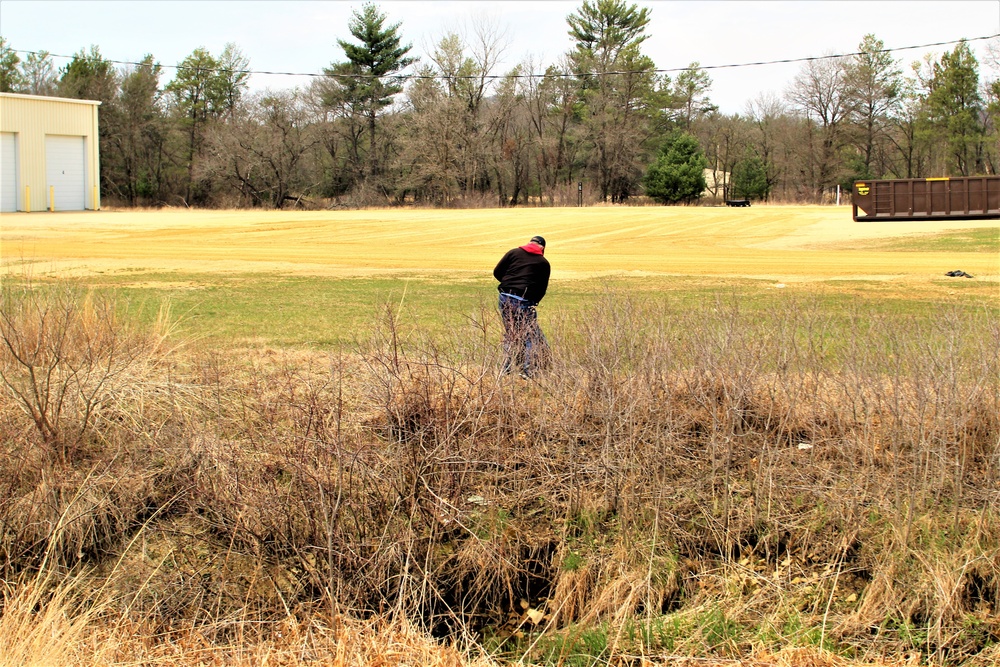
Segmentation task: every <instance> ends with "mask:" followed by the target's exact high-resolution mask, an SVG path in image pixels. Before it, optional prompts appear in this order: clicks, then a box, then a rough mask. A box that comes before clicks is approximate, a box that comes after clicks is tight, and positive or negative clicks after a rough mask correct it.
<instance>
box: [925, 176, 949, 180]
mask: <svg viewBox="0 0 1000 667" xmlns="http://www.w3.org/2000/svg"><path fill="white" fill-rule="evenodd" d="M924 180H925V181H950V180H951V176H940V177H937V178H925V179H924Z"/></svg>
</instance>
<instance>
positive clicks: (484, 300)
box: [5, 271, 1000, 349]
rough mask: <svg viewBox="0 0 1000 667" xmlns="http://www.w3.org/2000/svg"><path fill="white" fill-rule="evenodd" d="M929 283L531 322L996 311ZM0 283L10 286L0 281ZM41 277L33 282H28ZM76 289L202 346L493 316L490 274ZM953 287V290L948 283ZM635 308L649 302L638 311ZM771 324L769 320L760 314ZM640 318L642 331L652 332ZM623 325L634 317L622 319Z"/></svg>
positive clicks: (797, 291) (552, 303) (670, 292)
mask: <svg viewBox="0 0 1000 667" xmlns="http://www.w3.org/2000/svg"><path fill="white" fill-rule="evenodd" d="M949 280H954V281H956V282H955V283H949V282H946V281H942V282H941V283H940V285H939V286H938V285H935V287H934V288H932V289H931V290H929V291H928V290H924V292H922V293H920V294H909V293H907V292H906V291H905V290H901V289H900V287H899V286H897V285H895V284H894V283H892V282H878V281H826V282H816V283H798V284H794V285H788V286H787V287H786V288H784V289H778V288H776V287H775V283H774V282H772V281H761V280H750V279H704V278H685V277H643V278H634V277H622V278H600V279H588V280H573V281H553V283H552V284H551V285H550V289H549V294H548V296H547V297H546V299H545V301H544V303H543V305H542V307H541V308H540V309H539V317H540V319H541V322H542V326H543V328H545V327H546V326H547V324H548V323H551V322H552V321H554V320H555V319H557V318H561V317H566V316H569V317H572V316H573V315H575V314H579V313H584V312H592V309H593V308H594V307H595V305H596V304H604V305H605V307H611V308H614V307H616V306H617V305H620V304H624V303H629V302H630V303H641V304H642V305H643V307H644V312H655V313H659V314H660V316H662V317H663V318H676V317H680V316H682V315H683V314H685V313H690V312H694V311H701V310H704V309H708V310H710V311H716V312H730V311H732V312H734V313H735V312H739V313H741V314H743V315H753V314H762V315H771V314H773V313H775V312H780V311H781V310H782V309H784V308H787V307H788V306H790V305H807V306H809V307H811V308H813V309H814V310H815V311H816V312H822V313H823V314H824V315H823V316H824V318H825V319H826V320H827V322H826V323H825V324H824V326H828V327H831V335H833V334H835V333H836V330H837V329H839V328H840V326H841V325H843V324H845V323H847V322H849V321H850V320H852V318H853V319H857V318H858V317H873V316H884V317H903V318H914V319H916V320H921V321H928V320H932V319H933V318H936V317H938V316H939V315H940V314H941V313H942V312H943V311H945V310H951V309H956V308H957V309H958V310H959V311H962V312H973V311H981V310H982V309H986V310H987V311H988V312H990V313H991V316H993V317H996V316H998V314H1000V304H998V302H997V300H996V299H995V298H992V296H991V295H995V294H996V288H997V285H996V283H995V282H994V283H989V282H987V281H979V280H962V281H959V280H958V279H949ZM5 282H8V284H12V283H13V282H15V281H12V280H10V279H8V280H5ZM33 282H35V283H38V284H45V281H42V280H37V279H35V280H33ZM79 285H80V287H84V288H93V289H96V290H99V291H103V290H114V291H116V292H117V293H118V295H119V296H120V297H123V300H124V301H125V302H126V303H127V304H128V308H129V310H130V315H132V316H133V317H136V318H137V319H138V320H139V321H140V322H144V323H149V322H152V321H153V320H155V319H156V317H157V313H158V312H159V311H160V309H161V307H163V306H164V305H167V306H169V311H170V317H171V319H172V321H174V322H175V327H174V332H175V335H177V336H178V337H180V338H182V339H184V340H189V341H190V340H199V341H207V342H209V343H211V344H213V345H222V346H237V347H240V346H244V345H261V344H263V345H270V346H276V347H297V348H309V349H344V348H350V347H352V346H353V345H354V344H355V343H356V342H358V341H364V340H367V339H368V337H369V336H370V335H371V333H372V331H373V329H374V328H375V327H376V326H378V324H379V323H380V322H385V321H386V318H387V317H390V316H391V317H393V318H394V319H395V320H396V322H397V323H398V325H399V331H400V332H401V333H404V334H408V333H413V332H419V333H420V334H421V335H428V336H437V335H440V334H444V333H454V332H456V331H464V330H466V329H467V330H469V331H470V332H473V331H475V330H476V327H477V324H476V323H477V322H482V321H489V320H491V319H493V315H494V312H495V308H496V303H495V298H496V287H495V282H494V281H493V280H492V278H488V279H487V278H482V279H471V280H470V279H461V278H454V277H452V278H435V279H428V278H427V277H425V276H413V277H407V276H393V277H377V278H372V277H367V278H330V277H309V276H280V275H274V274H224V275H221V274H184V273H156V272H141V271H133V272H129V273H126V274H113V275H99V276H92V277H89V278H87V279H86V282H85V283H84V282H80V283H79ZM956 285H957V286H959V287H961V288H962V289H959V290H956V289H955V287H956ZM645 308H650V310H649V311H645ZM766 319H771V318H766ZM659 324H660V323H658V322H656V321H648V320H647V321H645V322H644V325H645V326H647V327H658V326H659ZM628 326H629V327H632V326H634V323H631V322H630V323H629V324H628Z"/></svg>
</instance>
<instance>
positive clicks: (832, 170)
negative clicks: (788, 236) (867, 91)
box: [786, 58, 848, 202]
mask: <svg viewBox="0 0 1000 667" xmlns="http://www.w3.org/2000/svg"><path fill="white" fill-rule="evenodd" d="M786 95H787V98H788V100H789V102H790V103H791V104H792V105H793V108H794V110H795V111H796V112H798V113H799V114H800V115H801V116H802V118H803V119H804V120H805V129H806V132H805V136H804V139H805V143H804V144H803V145H802V146H801V148H802V150H803V158H804V160H805V162H804V164H803V167H802V176H803V177H804V179H805V183H804V185H805V186H806V187H807V188H808V189H809V190H810V191H811V192H812V196H813V198H814V199H815V201H817V202H819V201H822V199H823V192H824V190H825V189H826V188H828V187H830V186H831V185H834V184H835V183H836V180H837V178H838V177H839V175H840V172H841V171H842V164H841V162H840V158H839V155H838V152H839V150H840V148H841V147H842V146H843V144H844V141H845V131H844V130H845V128H844V121H845V117H846V115H847V112H848V106H847V103H846V99H845V97H844V67H843V64H842V63H841V62H840V60H838V59H835V58H823V59H819V60H810V61H809V62H808V63H806V64H805V66H804V67H803V68H802V70H801V71H800V72H799V73H798V75H796V77H795V79H794V81H793V82H792V85H791V87H790V88H789V89H788V92H787V94H786Z"/></svg>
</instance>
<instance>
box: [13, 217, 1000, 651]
mask: <svg viewBox="0 0 1000 667" xmlns="http://www.w3.org/2000/svg"><path fill="white" fill-rule="evenodd" d="M534 234H542V235H544V236H545V237H546V238H547V240H548V247H547V253H546V254H547V256H548V257H549V259H550V260H551V262H552V265H553V283H552V289H551V291H550V293H551V294H552V295H553V296H552V297H551V298H550V297H546V302H545V304H544V306H545V308H544V312H543V313H541V314H540V318H542V320H543V328H544V329H545V332H546V336H547V337H548V339H549V341H550V343H551V344H552V356H551V360H550V365H549V366H548V368H546V369H544V370H543V371H542V372H541V373H540V374H539V375H538V376H537V377H534V378H532V379H531V380H524V379H522V378H520V377H517V376H516V375H514V376H511V375H505V374H502V373H500V372H499V369H500V362H501V358H500V357H501V353H500V350H499V344H498V343H499V335H500V331H499V323H498V321H497V320H498V318H497V315H496V312H495V304H494V302H493V295H494V294H495V292H493V291H492V290H493V285H494V282H493V280H492V276H491V275H490V272H491V269H492V267H493V266H494V264H495V262H496V261H497V259H498V258H499V257H500V255H501V254H502V253H503V252H505V251H506V250H507V249H509V248H510V247H512V246H514V245H520V244H521V243H523V242H525V241H526V240H527V239H528V238H529V237H530V236H531V235H534ZM0 262H2V266H0V273H2V278H0V667H7V666H8V665H9V666H11V667H13V666H14V665H17V666H19V667H21V666H31V667H35V666H38V667H42V666H45V667H48V666H49V665H60V666H62V665H66V666H67V667H85V666H87V667H89V666H92V665H101V666H104V665H107V666H108V667H111V666H115V667H125V666H130V667H131V666H134V665H150V666H153V665H156V666H164V667H167V666H170V667H194V666H195V665H198V666H202V665H206V666H208V665H211V666H220V667H222V666H226V667H228V666H233V667H236V666H240V667H243V666H246V667H250V666H253V667H257V666H259V665H285V666H288V667H299V666H301V665H307V664H324V665H334V666H337V667H342V666H343V667H346V666H351V667H354V666H357V667H362V666H365V667H367V666H368V665H379V666H380V667H403V666H409V665H427V667H437V666H440V667H498V666H500V665H539V666H541V665H544V666H546V667H609V666H611V665H615V666H616V667H618V666H622V667H624V666H626V665H628V666H630V667H640V666H641V667H653V666H654V665H655V666H667V665H670V666H674V667H694V666H696V665H697V666H698V667H721V666H723V665H724V666H726V667H735V666H737V665H741V666H743V667H765V666H766V667H858V666H861V665H885V666H888V665H892V666H893V667H897V666H898V667H902V666H904V665H905V666H907V667H915V666H917V665H928V666H934V667H995V666H996V665H998V664H1000V492H998V491H997V489H1000V354H998V352H1000V221H998V220H978V221H977V220H973V221H928V222H919V223H855V222H853V221H852V220H851V216H850V209H849V208H848V207H818V206H754V207H752V208H749V209H726V208H663V207H593V208H587V209H526V210H473V211H436V210H395V209H393V210H369V211H332V212H311V213H305V212H262V211H188V210H156V211H126V210H108V211H101V212H86V213H55V214H52V213H35V214H11V215H7V214H4V215H3V217H2V218H0ZM955 269H960V270H963V271H965V272H967V273H969V274H971V275H972V276H974V277H973V278H972V279H968V278H962V277H946V276H945V273H946V272H948V271H951V270H955ZM407 288H409V291H406V290H407ZM778 288H781V289H778ZM404 296H405V298H404ZM404 305H405V308H404ZM171 309H173V310H171ZM404 311H405V315H404V314H403V313H404ZM178 321H179V323H178ZM206 322H207V323H208V324H205V323H206ZM343 332H348V333H349V334H350V337H347V336H340V334H341V333H343Z"/></svg>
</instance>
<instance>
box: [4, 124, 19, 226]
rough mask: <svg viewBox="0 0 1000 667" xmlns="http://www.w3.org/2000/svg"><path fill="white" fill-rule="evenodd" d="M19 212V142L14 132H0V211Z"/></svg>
mask: <svg viewBox="0 0 1000 667" xmlns="http://www.w3.org/2000/svg"><path fill="white" fill-rule="evenodd" d="M16 210H17V140H16V137H15V135H14V133H12V132H0V211H3V212H5V213H9V212H10V211H16Z"/></svg>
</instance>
